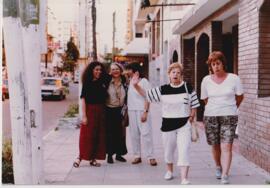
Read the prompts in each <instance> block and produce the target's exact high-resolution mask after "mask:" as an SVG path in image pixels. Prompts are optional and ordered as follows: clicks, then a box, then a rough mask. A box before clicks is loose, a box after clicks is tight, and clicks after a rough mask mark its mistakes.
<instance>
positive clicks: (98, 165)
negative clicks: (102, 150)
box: [90, 160, 101, 167]
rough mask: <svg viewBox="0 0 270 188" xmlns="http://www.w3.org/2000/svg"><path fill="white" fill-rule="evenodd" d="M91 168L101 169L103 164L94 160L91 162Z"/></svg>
mask: <svg viewBox="0 0 270 188" xmlns="http://www.w3.org/2000/svg"><path fill="white" fill-rule="evenodd" d="M90 166H95V167H100V166H101V164H100V163H98V162H97V161H96V160H92V161H90Z"/></svg>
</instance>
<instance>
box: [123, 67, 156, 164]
mask: <svg viewBox="0 0 270 188" xmlns="http://www.w3.org/2000/svg"><path fill="white" fill-rule="evenodd" d="M126 71H127V74H128V76H129V77H130V78H131V80H130V84H129V88H128V97H127V98H128V100H127V105H128V117H129V130H130V135H131V144H132V149H133V154H134V160H133V161H132V164H139V163H141V162H142V159H141V140H142V144H144V146H145V149H146V151H145V153H146V156H147V158H148V160H149V163H150V165H151V166H156V165H157V162H156V159H155V158H154V149H153V138H152V137H153V136H152V126H151V122H150V118H149V114H148V110H149V102H147V100H146V98H145V97H144V96H143V94H142V93H141V92H140V91H138V88H141V89H143V90H147V89H150V83H149V82H148V80H147V79H146V78H143V77H142V67H141V66H140V64H138V63H131V64H128V65H127V66H126Z"/></svg>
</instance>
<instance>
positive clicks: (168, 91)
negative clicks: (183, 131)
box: [147, 82, 200, 132]
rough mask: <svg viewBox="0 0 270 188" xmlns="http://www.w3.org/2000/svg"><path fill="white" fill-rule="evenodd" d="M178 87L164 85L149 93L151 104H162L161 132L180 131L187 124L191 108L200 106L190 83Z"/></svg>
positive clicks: (148, 97)
mask: <svg viewBox="0 0 270 188" xmlns="http://www.w3.org/2000/svg"><path fill="white" fill-rule="evenodd" d="M184 83H185V82H182V83H181V84H180V85H178V86H173V85H171V84H166V85H162V86H160V87H156V88H152V89H150V90H148V91H147V100H148V101H149V102H161V103H162V127H161V131H163V132H167V131H172V130H175V129H178V128H180V127H182V126H184V125H185V124H186V123H187V120H188V118H189V115H190V108H197V107H199V106H200V104H199V101H198V97H197V94H196V92H195V91H194V90H193V88H192V86H191V85H190V84H188V83H186V87H185V84H184Z"/></svg>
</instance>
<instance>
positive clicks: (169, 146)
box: [146, 63, 200, 184]
mask: <svg viewBox="0 0 270 188" xmlns="http://www.w3.org/2000/svg"><path fill="white" fill-rule="evenodd" d="M168 75H169V79H170V83H169V84H165V85H162V86H160V87H156V88H153V89H151V90H148V91H147V93H146V96H147V99H148V101H150V102H161V103H162V126H161V131H162V138H163V145H164V150H165V156H164V157H165V162H166V163H167V172H166V174H165V176H164V179H166V180H170V179H172V178H173V161H174V153H175V150H176V148H177V150H178V162H177V164H178V166H180V169H181V184H190V182H189V180H188V171H189V166H190V156H189V149H190V144H191V123H192V122H193V121H194V117H195V113H196V108H197V107H199V106H200V105H199V101H198V98H197V94H196V92H195V91H194V90H193V87H192V86H191V85H190V84H189V83H186V82H185V81H183V67H182V65H181V64H179V63H173V64H171V65H170V66H169V68H168Z"/></svg>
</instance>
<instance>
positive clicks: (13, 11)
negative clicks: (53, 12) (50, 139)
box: [3, 0, 44, 184]
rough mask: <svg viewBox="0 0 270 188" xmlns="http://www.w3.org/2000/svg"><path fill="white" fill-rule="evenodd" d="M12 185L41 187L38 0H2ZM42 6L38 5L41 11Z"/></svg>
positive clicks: (41, 149)
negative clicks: (8, 97)
mask: <svg viewBox="0 0 270 188" xmlns="http://www.w3.org/2000/svg"><path fill="white" fill-rule="evenodd" d="M3 5H4V9H3V31H4V40H5V47H6V59H7V67H8V75H9V77H8V80H9V91H10V109H11V130H12V154H13V171H14V180H15V184H43V183H44V180H43V178H44V175H43V146H42V121H41V119H42V117H41V116H42V113H41V88H40V82H39V80H40V54H41V50H40V47H41V46H40V26H39V24H40V19H39V17H40V15H39V12H40V13H43V12H44V11H39V1H16V0H4V4H3ZM42 7H44V6H41V8H42Z"/></svg>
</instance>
